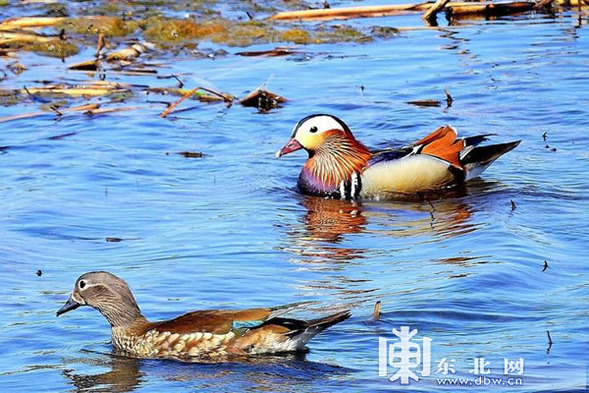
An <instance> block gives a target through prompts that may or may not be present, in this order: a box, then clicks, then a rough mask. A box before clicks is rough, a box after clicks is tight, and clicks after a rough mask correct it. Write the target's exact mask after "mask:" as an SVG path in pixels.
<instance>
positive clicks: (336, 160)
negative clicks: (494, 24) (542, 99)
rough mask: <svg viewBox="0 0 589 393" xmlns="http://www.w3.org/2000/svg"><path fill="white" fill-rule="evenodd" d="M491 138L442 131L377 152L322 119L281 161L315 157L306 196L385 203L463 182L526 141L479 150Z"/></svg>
mask: <svg viewBox="0 0 589 393" xmlns="http://www.w3.org/2000/svg"><path fill="white" fill-rule="evenodd" d="M488 136H489V135H478V136H473V137H469V138H462V139H457V133H456V130H455V129H454V128H452V127H450V126H442V127H440V128H438V129H437V130H435V131H434V132H433V133H431V134H430V135H428V136H426V137H425V138H423V139H421V140H419V141H417V142H415V143H413V144H411V145H409V146H405V147H401V148H398V149H385V150H379V151H371V150H369V149H368V148H367V147H366V146H364V145H363V144H362V143H360V142H359V141H358V140H356V138H354V135H352V132H351V131H350V129H349V128H348V126H347V125H346V124H345V123H344V122H343V121H342V120H340V119H338V118H337V117H335V116H331V115H325V114H317V115H311V116H308V117H305V118H304V119H302V120H301V121H299V122H298V123H297V124H296V125H295V127H294V130H293V132H292V136H291V139H290V141H288V143H287V144H286V145H285V146H284V147H283V148H282V149H281V150H279V151H278V152H276V157H281V156H283V155H285V154H288V153H291V152H293V151H296V150H299V149H305V150H306V151H307V153H309V159H308V160H307V162H306V163H305V165H304V166H303V169H302V171H301V174H300V176H299V180H298V187H299V189H300V190H301V192H303V193H304V194H309V195H315V196H321V197H331V198H341V199H359V198H364V199H379V198H381V197H387V196H394V195H395V194H397V195H398V194H418V193H421V192H428V191H435V190H438V189H442V188H448V187H451V186H455V185H457V184H460V183H463V182H465V181H466V180H470V179H472V178H475V177H477V176H479V175H480V174H481V173H482V172H483V171H484V170H485V169H487V167H488V166H489V165H491V164H492V163H493V161H495V160H496V159H497V158H499V157H500V156H501V155H503V154H505V153H507V152H508V151H510V150H511V149H513V148H515V147H516V146H517V145H518V144H519V143H520V142H521V141H514V142H509V143H502V144H498V145H490V146H482V147H478V146H477V145H478V144H480V143H481V142H483V141H485V140H487V137H488Z"/></svg>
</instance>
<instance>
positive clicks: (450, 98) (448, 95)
mask: <svg viewBox="0 0 589 393" xmlns="http://www.w3.org/2000/svg"><path fill="white" fill-rule="evenodd" d="M444 94H445V95H446V105H448V107H450V106H452V103H453V102H454V98H452V96H451V95H450V93H449V92H448V90H444Z"/></svg>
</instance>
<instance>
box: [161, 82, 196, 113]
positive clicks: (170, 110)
mask: <svg viewBox="0 0 589 393" xmlns="http://www.w3.org/2000/svg"><path fill="white" fill-rule="evenodd" d="M199 89H200V87H195V88H194V89H192V90H190V91H189V92H188V93H186V94H184V95H183V96H182V97H180V98H179V99H177V100H176V101H175V102H173V103H172V105H170V106H169V107H167V108H166V110H165V111H163V112H162V113H161V114H160V117H161V118H164V117H166V116H168V115H169V114H170V112H172V110H174V108H175V107H177V106H178V105H179V104H180V103H181V102H182V101H184V100H185V99H187V98H188V97H190V96H191V95H193V94H194V93H196V92H197V90H199Z"/></svg>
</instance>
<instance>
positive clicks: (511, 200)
mask: <svg viewBox="0 0 589 393" xmlns="http://www.w3.org/2000/svg"><path fill="white" fill-rule="evenodd" d="M509 202H511V211H514V210H515V209H517V206H516V204H515V202H514V201H513V199H510V200H509Z"/></svg>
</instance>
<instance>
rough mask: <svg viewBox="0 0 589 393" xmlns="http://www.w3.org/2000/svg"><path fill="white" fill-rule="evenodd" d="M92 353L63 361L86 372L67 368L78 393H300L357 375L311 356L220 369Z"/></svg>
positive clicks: (251, 361)
mask: <svg viewBox="0 0 589 393" xmlns="http://www.w3.org/2000/svg"><path fill="white" fill-rule="evenodd" d="M87 354H88V355H89V356H88V357H82V358H65V359H63V362H62V363H63V364H65V365H66V367H67V365H69V366H70V367H72V366H73V367H76V368H78V369H81V370H80V371H77V370H76V369H74V368H67V369H65V370H63V371H62V375H63V376H64V377H65V378H66V379H67V380H68V381H69V382H68V384H70V385H73V389H72V391H74V392H105V391H108V392H115V393H123V392H132V391H135V390H137V389H140V388H142V387H143V386H144V385H145V383H146V381H147V380H153V379H158V380H165V381H166V382H167V383H174V382H182V383H183V384H185V383H192V384H193V385H194V386H195V387H196V386H198V391H207V390H209V389H210V390H211V391H218V390H219V389H220V388H223V389H226V388H227V387H232V389H231V390H237V389H249V388H251V387H254V386H255V387H256V389H258V390H263V391H298V388H300V386H301V384H304V383H305V382H306V381H317V380H321V379H325V380H327V379H328V378H333V377H334V376H335V377H337V376H343V375H345V374H349V373H351V372H353V370H352V369H348V368H344V367H339V366H334V365H329V364H323V363H317V362H310V361H307V360H306V353H297V354H287V355H284V356H263V357H256V358H249V359H248V360H247V361H244V362H230V363H219V364H203V363H187V362H180V361H175V360H158V359H133V358H128V357H123V356H119V355H114V354H101V353H97V352H94V351H88V352H87ZM80 365H82V367H80ZM86 365H87V366H91V369H92V370H94V369H95V368H96V367H100V368H102V369H107V370H108V371H106V372H103V373H99V374H87V373H85V372H83V371H82V370H83V369H84V368H85V367H83V366H86ZM285 389H286V390H285ZM289 389H290V390H289Z"/></svg>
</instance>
